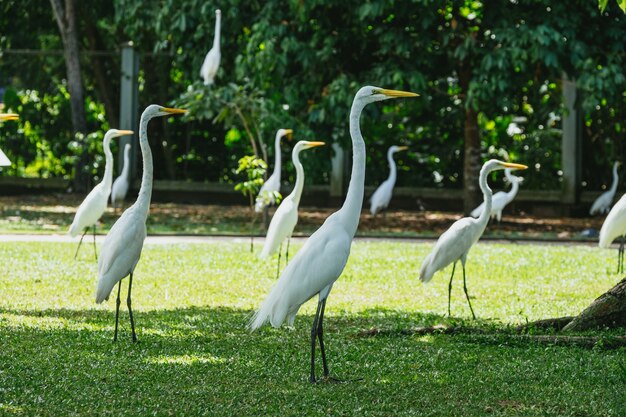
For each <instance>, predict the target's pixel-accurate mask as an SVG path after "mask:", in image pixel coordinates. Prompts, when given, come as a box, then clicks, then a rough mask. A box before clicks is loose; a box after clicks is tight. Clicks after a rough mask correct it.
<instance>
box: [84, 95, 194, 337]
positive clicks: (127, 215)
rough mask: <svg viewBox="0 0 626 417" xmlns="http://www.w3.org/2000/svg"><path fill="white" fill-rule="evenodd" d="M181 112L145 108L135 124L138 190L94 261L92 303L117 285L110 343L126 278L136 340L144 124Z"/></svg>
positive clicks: (147, 194) (148, 173)
mask: <svg viewBox="0 0 626 417" xmlns="http://www.w3.org/2000/svg"><path fill="white" fill-rule="evenodd" d="M180 113H185V110H181V109H172V108H167V107H162V106H159V105H156V104H151V105H150V106H148V107H147V108H146V109H145V110H144V111H143V113H142V114H141V120H140V122H139V145H140V147H141V156H142V159H143V175H142V177H141V188H140V189H139V195H138V196H137V201H136V202H135V204H133V205H132V206H130V207H129V208H128V209H126V210H125V211H124V213H122V215H121V216H120V218H119V219H117V221H116V222H115V224H113V227H112V228H111V230H110V231H109V233H108V234H107V236H106V238H105V240H104V243H103V245H102V251H101V252H100V260H99V261H98V288H97V290H96V303H98V304H100V303H101V302H103V301H104V300H108V299H109V295H110V294H111V290H112V289H113V287H114V286H115V284H118V287H117V300H116V303H115V333H114V336H113V340H114V341H115V340H117V327H118V323H119V313H120V289H121V286H122V279H124V278H125V277H126V276H128V275H130V279H129V280H128V296H127V298H126V305H127V306H128V314H129V315H130V326H131V329H132V335H133V342H136V341H137V334H136V333H135V321H134V319H133V310H132V308H131V290H132V285H133V271H134V270H135V266H137V262H139V257H140V256H141V250H142V249H143V241H144V239H145V238H146V234H147V233H146V220H147V218H148V210H149V209H150V198H151V197H152V172H153V165H152V151H151V150H150V144H149V143H148V122H149V121H150V120H151V119H153V118H155V117H160V116H167V115H170V114H180Z"/></svg>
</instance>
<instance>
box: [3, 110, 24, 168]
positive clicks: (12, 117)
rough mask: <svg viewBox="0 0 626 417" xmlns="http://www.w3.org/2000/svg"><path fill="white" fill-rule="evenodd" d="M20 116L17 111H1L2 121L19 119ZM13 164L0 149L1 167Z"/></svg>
mask: <svg viewBox="0 0 626 417" xmlns="http://www.w3.org/2000/svg"><path fill="white" fill-rule="evenodd" d="M19 118H20V117H19V116H18V115H17V114H15V113H0V122H4V121H9V120H19ZM8 166H11V161H10V160H9V158H7V156H6V155H5V154H4V152H2V149H0V167H8Z"/></svg>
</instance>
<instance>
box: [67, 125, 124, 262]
mask: <svg viewBox="0 0 626 417" xmlns="http://www.w3.org/2000/svg"><path fill="white" fill-rule="evenodd" d="M132 134H133V131H132V130H117V129H110V130H109V131H108V132H107V133H106V134H105V135H104V140H103V141H102V147H103V148H104V157H105V159H106V164H105V166H104V176H103V178H102V182H100V184H98V185H96V186H95V187H93V190H91V191H90V192H89V194H87V197H85V199H84V200H83V202H82V203H80V206H79V207H78V210H76V215H75V216H74V221H73V222H72V225H71V226H70V230H69V234H70V236H72V237H76V236H78V234H79V233H80V232H81V231H83V235H82V236H81V238H80V241H79V242H78V247H77V248H76V253H75V254H74V259H76V256H77V255H78V250H79V249H80V245H81V244H82V243H83V238H84V237H85V234H86V233H87V231H88V230H89V227H91V226H93V253H94V255H95V257H96V259H98V254H97V253H96V223H97V222H98V220H99V219H100V217H102V215H103V214H104V211H105V210H106V208H107V202H108V201H109V194H111V183H112V182H113V154H112V153H111V147H110V145H111V139H113V138H116V137H119V136H124V135H132Z"/></svg>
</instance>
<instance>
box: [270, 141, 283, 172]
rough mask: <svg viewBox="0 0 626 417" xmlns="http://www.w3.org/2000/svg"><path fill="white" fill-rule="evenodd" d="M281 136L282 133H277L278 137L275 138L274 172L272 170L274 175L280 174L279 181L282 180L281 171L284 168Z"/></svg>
mask: <svg viewBox="0 0 626 417" xmlns="http://www.w3.org/2000/svg"><path fill="white" fill-rule="evenodd" d="M280 138H281V135H279V134H276V139H275V140H274V172H272V176H274V175H278V182H280V173H281V169H282V166H281V164H282V162H281V161H282V158H281V156H280Z"/></svg>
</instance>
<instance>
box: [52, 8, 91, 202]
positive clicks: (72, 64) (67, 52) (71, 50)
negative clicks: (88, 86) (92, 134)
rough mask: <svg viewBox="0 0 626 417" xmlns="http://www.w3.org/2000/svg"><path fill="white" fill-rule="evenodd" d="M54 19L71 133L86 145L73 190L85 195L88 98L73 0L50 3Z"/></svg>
mask: <svg viewBox="0 0 626 417" xmlns="http://www.w3.org/2000/svg"><path fill="white" fill-rule="evenodd" d="M50 4H51V6H52V11H53V13H54V17H55V19H56V21H57V24H58V26H59V32H60V33H61V40H62V41H63V51H64V56H65V66H66V68H67V84H68V90H69V93H70V107H71V109H72V133H73V135H74V137H75V138H76V139H77V140H78V141H79V142H80V143H81V144H82V145H83V146H82V149H83V151H82V153H81V155H80V157H79V158H78V161H77V163H76V166H75V174H74V189H75V191H79V192H85V191H87V189H88V188H89V181H90V175H88V172H87V170H86V169H85V168H86V165H87V146H85V137H86V134H87V119H86V117H85V98H84V95H83V84H82V77H81V73H80V56H79V48H78V33H77V31H76V11H75V8H74V0H65V7H63V4H62V2H61V0H50Z"/></svg>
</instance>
